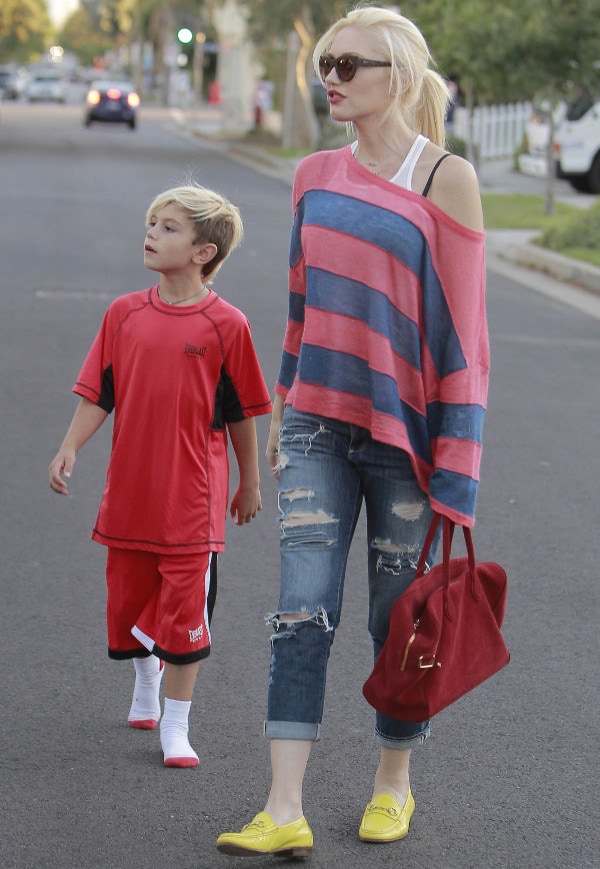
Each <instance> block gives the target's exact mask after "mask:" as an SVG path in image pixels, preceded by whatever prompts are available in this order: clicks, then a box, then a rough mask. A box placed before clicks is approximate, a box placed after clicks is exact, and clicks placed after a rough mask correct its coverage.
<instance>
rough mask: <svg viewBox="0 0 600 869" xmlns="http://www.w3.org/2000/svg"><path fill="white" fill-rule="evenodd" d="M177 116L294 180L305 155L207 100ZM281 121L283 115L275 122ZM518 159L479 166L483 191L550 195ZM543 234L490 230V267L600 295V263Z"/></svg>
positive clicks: (586, 200)
mask: <svg viewBox="0 0 600 869" xmlns="http://www.w3.org/2000/svg"><path fill="white" fill-rule="evenodd" d="M171 116H172V118H173V121H174V122H175V123H176V124H177V125H178V126H181V127H184V128H185V129H187V130H188V131H189V132H190V133H192V134H193V135H196V136H199V137H200V138H202V139H203V140H204V141H206V142H207V143H210V142H213V143H214V145H215V147H218V148H219V150H223V149H226V151H227V154H228V155H229V156H230V157H231V158H232V159H235V160H238V161H239V162H242V163H245V164H246V165H249V166H252V167H253V168H255V169H257V170H258V171H260V172H263V173H264V174H267V175H270V176H271V177H275V178H279V179H281V180H282V181H286V182H287V183H289V184H290V185H291V184H292V181H293V178H294V172H295V170H296V166H297V165H298V162H299V160H300V158H299V157H294V158H285V157H279V156H277V155H276V154H273V153H272V152H271V151H269V150H268V149H266V148H262V147H259V146H258V145H256V144H249V143H248V142H247V141H245V140H244V139H243V137H242V136H241V134H240V133H237V134H235V133H229V134H228V131H227V128H226V122H225V120H224V118H223V113H222V111H221V110H220V109H219V107H213V106H208V105H205V106H201V107H199V108H195V109H185V110H184V109H172V110H171ZM276 123H277V118H275V119H274V120H273V125H274V126H276ZM274 131H275V132H276V130H274ZM512 164H513V161H512V159H503V160H493V161H490V162H486V163H484V164H483V165H482V166H481V167H480V170H479V180H480V186H481V191H482V192H483V193H532V194H536V195H544V190H545V187H544V185H545V179H543V178H535V177H532V176H527V175H523V174H521V173H520V172H517V171H515V170H514V169H513V165H512ZM555 196H556V199H557V200H559V201H562V202H567V203H568V204H570V205H575V206H577V207H580V208H585V207H589V206H590V205H591V204H593V202H594V201H595V199H596V198H595V197H593V196H585V195H583V194H578V193H577V192H576V191H574V190H573V189H572V188H571V186H570V185H569V184H568V183H567V182H566V181H561V180H559V179H557V180H556V182H555ZM538 234H539V233H538V232H537V231H536V230H528V229H524V230H518V229H513V230H504V229H492V230H488V232H487V244H486V249H487V254H488V263H489V265H490V267H491V268H493V263H494V258H499V259H502V260H506V261H508V262H511V263H513V264H515V265H516V266H520V267H522V268H525V269H530V270H533V271H536V272H541V273H543V274H546V275H548V276H550V277H552V278H555V279H556V280H558V281H562V282H564V283H567V284H571V285H574V286H575V287H579V288H581V289H584V290H586V291H588V292H591V293H595V294H597V295H598V296H600V268H599V267H598V266H594V265H591V264H589V263H585V262H582V261H580V260H575V259H571V258H570V257H566V256H563V255H562V254H558V253H555V252H554V251H550V250H546V249H545V248H542V247H539V246H538V245H535V244H533V243H532V240H533V239H534V238H535V237H536V235H538Z"/></svg>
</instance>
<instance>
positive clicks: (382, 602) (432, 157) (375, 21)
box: [217, 8, 489, 857]
mask: <svg viewBox="0 0 600 869" xmlns="http://www.w3.org/2000/svg"><path fill="white" fill-rule="evenodd" d="M313 60H314V65H315V69H317V70H318V72H319V74H320V76H321V78H322V80H323V83H324V86H325V87H326V88H327V96H328V100H329V105H330V111H331V117H332V118H333V119H334V120H336V121H340V122H345V123H347V124H351V125H352V128H353V129H354V131H355V134H356V141H355V142H353V143H352V144H351V145H348V146H346V147H345V148H342V149H340V150H337V151H329V152H321V153H317V154H313V155H311V156H309V157H307V158H306V159H305V160H304V161H302V163H301V164H300V165H299V167H298V170H297V173H296V177H295V182H294V191H293V204H294V214H295V221H294V228H293V232H292V242H291V252H290V303H289V318H288V325H287V331H286V335H285V340H284V349H283V358H282V364H281V370H280V374H279V379H278V382H277V386H276V397H275V402H274V410H273V417H272V425H271V430H270V435H269V440H268V446H267V457H268V460H269V462H270V464H271V466H272V468H273V471H274V473H275V474H276V476H278V478H279V506H280V516H281V535H280V537H281V592H280V599H279V605H278V610H277V612H276V614H274V615H273V616H272V617H271V619H270V621H271V623H272V625H273V628H274V634H273V637H272V656H271V671H270V679H269V700H268V715H267V721H266V725H265V733H266V736H267V738H269V739H270V746H271V765H272V785H271V790H270V793H269V797H268V800H267V804H266V806H265V810H264V811H263V812H260V813H259V814H258V815H257V816H256V817H255V818H254V820H253V821H252V822H251V823H250V824H248V825H246V827H244V828H243V830H242V831H241V832H240V833H224V834H222V835H221V836H220V837H219V839H218V841H217V847H218V848H219V850H220V851H222V852H224V853H227V854H240V855H242V854H257V853H267V854H279V855H289V856H296V857H302V856H308V855H309V854H310V853H311V850H312V845H313V837H312V832H311V830H310V827H309V825H308V822H307V821H306V819H305V818H304V814H303V809H302V782H303V777H304V772H305V768H306V764H307V761H308V757H309V754H310V749H311V746H312V743H313V741H315V740H316V739H318V738H319V731H320V726H321V717H322V711H323V697H324V690H325V675H326V667H327V660H328V657H329V651H330V647H331V643H332V642H333V637H334V633H335V629H336V628H337V626H338V623H339V618H340V608H341V601H342V591H343V581H344V571H345V565H346V559H347V554H348V549H349V546H350V542H351V539H352V536H353V532H354V528H355V525H356V522H357V520H358V516H359V512H360V509H361V505H362V503H363V502H364V504H365V507H366V514H367V535H368V546H369V552H368V579H369V631H370V633H371V636H372V639H373V646H374V654H375V657H377V655H378V654H379V652H380V651H381V648H382V646H383V643H384V641H385V638H386V635H387V632H388V626H389V614H390V610H391V607H392V605H393V603H394V601H395V600H396V599H397V598H398V596H399V595H400V594H401V593H402V592H403V591H404V590H405V589H406V588H407V586H408V585H409V584H410V582H411V581H412V579H413V578H414V574H415V568H416V564H417V560H418V557H419V554H420V551H421V548H422V545H423V542H424V538H425V535H426V532H427V529H428V527H429V524H430V520H431V516H432V512H433V511H437V512H439V513H443V514H446V515H447V516H449V517H450V518H451V519H452V520H453V521H455V522H457V523H458V524H464V525H472V524H473V522H474V509H475V496H476V490H477V480H478V469H479V461H480V453H481V433H482V423H483V415H484V408H485V402H486V394H487V378H488V364H489V358H488V357H489V354H488V341H487V326H486V316H485V303H484V283H485V277H484V275H485V271H484V233H483V220H482V213H481V203H480V197H479V191H478V184H477V179H476V176H475V173H474V171H473V168H472V166H471V165H470V164H469V163H467V162H466V161H464V160H463V159H461V158H460V157H457V156H451V155H449V154H448V153H447V152H445V151H444V149H443V142H444V115H445V111H446V108H447V105H448V99H449V93H448V89H447V87H446V85H445V83H444V81H443V80H442V79H441V77H440V76H439V75H438V74H437V73H436V72H435V71H433V70H432V69H430V67H429V64H430V60H431V59H430V54H429V50H428V48H427V45H426V44H425V41H424V39H423V36H422V34H421V33H420V31H419V30H418V29H417V28H416V27H415V25H414V24H413V23H412V22H410V21H409V20H407V19H406V18H404V17H403V16H401V15H399V14H397V13H395V12H391V11H388V10H385V9H381V8H359V9H356V10H354V11H353V12H351V13H349V14H348V15H347V17H345V18H343V19H341V20H340V21H338V22H337V23H335V24H334V25H333V26H332V27H331V28H330V29H329V30H328V31H327V33H326V34H325V35H324V36H323V37H322V38H321V39H320V40H319V42H318V43H317V46H316V48H315V51H314V57H313ZM429 557H430V558H432V557H433V554H432V553H430V554H429ZM428 734H429V722H427V721H425V722H422V723H421V724H410V723H407V722H402V721H397V720H395V719H391V718H388V717H386V716H384V715H381V714H379V713H377V715H376V739H377V741H378V743H379V745H380V762H379V767H378V769H377V772H376V775H375V781H374V785H373V791H372V796H371V800H370V802H369V803H368V805H367V807H366V809H365V813H364V816H363V819H362V822H361V824H360V827H359V836H360V838H361V839H362V840H364V841H369V842H391V841H394V840H396V839H400V838H402V837H403V836H405V835H406V834H407V832H408V827H409V822H410V819H411V815H412V813H413V810H414V800H413V797H412V794H411V790H410V784H409V758H410V753H411V750H412V749H413V748H415V747H416V746H418V745H420V744H421V743H422V742H423V741H424V740H425V739H426V738H427V736H428Z"/></svg>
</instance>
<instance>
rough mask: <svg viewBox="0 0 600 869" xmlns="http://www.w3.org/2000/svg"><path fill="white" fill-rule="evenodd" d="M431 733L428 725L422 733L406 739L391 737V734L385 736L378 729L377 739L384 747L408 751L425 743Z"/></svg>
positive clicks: (376, 732)
mask: <svg viewBox="0 0 600 869" xmlns="http://www.w3.org/2000/svg"><path fill="white" fill-rule="evenodd" d="M430 735H431V728H430V727H429V725H427V727H426V729H425V730H423V732H422V733H418V734H417V735H416V736H409V737H407V738H406V739H390V737H389V736H383V735H382V734H381V733H379V732H378V731H377V730H376V731H375V739H376V741H377V742H378V743H379V745H381V747H382V748H393V749H395V750H396V751H407V750H408V749H413V748H418V747H419V746H420V745H423V743H424V742H425V740H426V739H427V738H428V737H429V736H430Z"/></svg>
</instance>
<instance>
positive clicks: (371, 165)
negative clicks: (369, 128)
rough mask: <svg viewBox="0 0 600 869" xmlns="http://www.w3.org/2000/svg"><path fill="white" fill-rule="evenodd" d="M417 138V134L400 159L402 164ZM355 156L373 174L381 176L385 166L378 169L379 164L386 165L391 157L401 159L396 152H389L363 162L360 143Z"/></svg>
mask: <svg viewBox="0 0 600 869" xmlns="http://www.w3.org/2000/svg"><path fill="white" fill-rule="evenodd" d="M416 140H417V136H416V135H415V137H414V139H413V140H412V142H411V143H410V145H409V146H408V151H407V152H406V154H405V155H404V156H403V157H402V160H401V161H400V165H402V163H403V162H404V161H405V160H406V158H407V157H408V154H409V152H410V149H411V148H412V146H413V145H414V144H415V142H416ZM354 156H355V157H356V159H357V160H358V162H359V163H362V165H363V166H368V168H369V170H370V171H371V172H372V173H373V175H377V177H379V176H380V175H381V172H382V170H383V167H382V168H381V169H379V170H377V167H378V166H379V164H380V163H383V164H384V165H385V163H387V162H388V161H389V160H390V159H394V160H395V161H396V162H397V160H398V159H399V158H398V157H397V155H396V154H387V155H386V156H385V157H380V158H379V160H375V161H373V162H369V160H366V161H365V162H364V163H363V161H362V160H361V159H360V145H357V147H356V151H355V152H354Z"/></svg>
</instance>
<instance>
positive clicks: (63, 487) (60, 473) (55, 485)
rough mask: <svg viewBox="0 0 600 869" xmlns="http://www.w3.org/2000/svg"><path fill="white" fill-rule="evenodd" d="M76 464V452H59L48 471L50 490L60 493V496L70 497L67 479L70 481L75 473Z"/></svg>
mask: <svg viewBox="0 0 600 869" xmlns="http://www.w3.org/2000/svg"><path fill="white" fill-rule="evenodd" d="M74 464H75V452H74V450H62V449H61V450H59V451H58V452H57V454H56V455H55V456H54V458H53V459H52V461H51V462H50V467H49V469H48V473H49V477H50V488H51V489H52V491H53V492H58V494H59V495H68V494H69V490H68V488H67V483H66V480H65V479H64V478H65V477H66V478H67V479H68V478H69V477H70V476H71V474H72V472H73V465H74Z"/></svg>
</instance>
